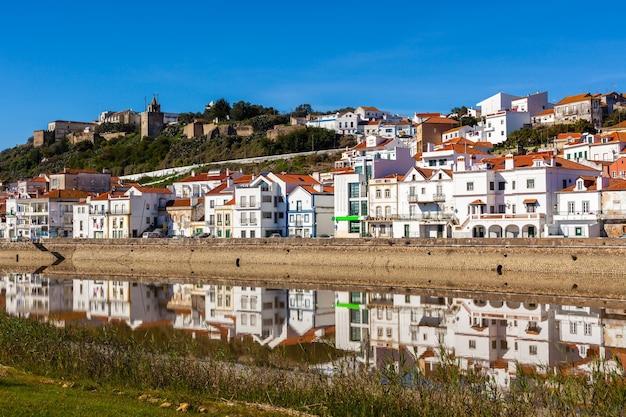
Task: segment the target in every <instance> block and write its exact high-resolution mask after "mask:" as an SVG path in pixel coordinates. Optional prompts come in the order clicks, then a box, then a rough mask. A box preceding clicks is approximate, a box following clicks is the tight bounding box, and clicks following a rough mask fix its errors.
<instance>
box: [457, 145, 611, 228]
mask: <svg viewBox="0 0 626 417" xmlns="http://www.w3.org/2000/svg"><path fill="white" fill-rule="evenodd" d="M598 174H599V171H597V170H595V169H593V168H590V167H587V166H584V165H581V164H578V163H575V162H573V161H568V160H566V159H563V158H561V157H556V156H554V155H552V154H547V153H536V154H528V155H520V156H513V155H506V156H505V157H498V158H492V159H489V160H485V161H481V162H479V163H476V164H474V165H466V164H465V160H464V158H463V157H459V159H458V162H457V166H456V171H455V172H454V190H455V191H454V199H455V206H454V207H455V214H456V216H457V218H458V219H459V225H457V226H455V227H454V229H453V232H452V234H453V237H541V236H547V231H544V228H545V227H546V226H547V225H550V224H552V222H553V217H552V215H553V210H554V207H555V205H556V204H557V197H556V192H557V191H559V190H562V189H564V188H567V187H569V186H570V185H572V184H574V182H575V181H576V179H577V178H578V177H580V176H593V175H598Z"/></svg>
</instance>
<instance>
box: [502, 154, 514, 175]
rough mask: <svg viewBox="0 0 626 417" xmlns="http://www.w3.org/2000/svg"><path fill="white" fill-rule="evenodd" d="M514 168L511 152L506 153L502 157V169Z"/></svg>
mask: <svg viewBox="0 0 626 417" xmlns="http://www.w3.org/2000/svg"><path fill="white" fill-rule="evenodd" d="M514 168H515V157H514V156H513V155H512V154H510V153H509V154H506V156H505V157H504V169H506V170H507V171H510V170H512V169H514Z"/></svg>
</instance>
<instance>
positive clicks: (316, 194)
mask: <svg viewBox="0 0 626 417" xmlns="http://www.w3.org/2000/svg"><path fill="white" fill-rule="evenodd" d="M287 201H288V207H289V212H288V225H287V226H288V229H289V236H290V237H293V236H296V237H319V236H321V235H326V236H332V235H333V233H334V230H333V216H334V214H335V195H334V189H333V188H332V187H328V186H326V187H325V186H323V185H322V184H315V185H299V186H297V187H296V188H295V189H294V190H293V191H291V192H290V193H289V196H288V197H287Z"/></svg>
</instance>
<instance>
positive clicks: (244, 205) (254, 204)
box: [235, 201, 260, 210]
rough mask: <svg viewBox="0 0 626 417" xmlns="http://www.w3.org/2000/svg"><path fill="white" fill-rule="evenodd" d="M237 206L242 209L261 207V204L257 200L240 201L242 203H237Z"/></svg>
mask: <svg viewBox="0 0 626 417" xmlns="http://www.w3.org/2000/svg"><path fill="white" fill-rule="evenodd" d="M235 208H236V209H239V210H241V209H258V208H260V205H259V203H257V202H256V201H251V202H249V203H246V202H240V203H237V204H235Z"/></svg>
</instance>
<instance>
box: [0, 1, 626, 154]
mask: <svg viewBox="0 0 626 417" xmlns="http://www.w3.org/2000/svg"><path fill="white" fill-rule="evenodd" d="M5 3H6V4H3V6H2V11H1V12H0V39H1V42H2V44H1V46H0V86H1V90H0V91H1V92H0V149H5V148H10V147H13V146H15V145H18V144H23V143H25V142H26V140H27V138H28V137H30V136H32V134H33V131H34V130H39V129H46V128H47V123H48V122H49V121H54V120H74V121H91V120H94V119H96V118H97V116H98V114H99V113H100V112H102V111H104V110H113V111H120V110H125V109H129V108H132V109H134V110H136V111H141V110H143V107H144V98H145V97H147V98H148V100H150V98H151V97H152V95H153V94H155V93H158V95H159V100H160V102H161V105H162V110H163V111H166V112H176V113H182V112H200V111H203V109H204V105H205V104H206V103H208V102H209V101H211V100H216V99H218V98H221V97H223V98H226V99H227V100H228V101H229V102H230V103H231V104H232V103H235V102H237V101H239V100H244V101H248V102H250V103H253V104H261V105H263V106H266V107H270V106H271V107H274V108H276V109H278V110H279V111H281V112H288V111H290V110H291V109H294V108H295V107H296V106H298V105H299V104H303V103H308V104H311V106H312V107H313V109H314V110H316V111H326V110H334V109H337V108H341V107H347V106H353V107H357V106H376V107H378V108H380V109H381V110H387V111H391V112H392V113H399V114H403V115H412V114H413V112H431V111H432V112H436V111H440V112H448V111H449V110H450V109H451V108H453V107H456V106H461V105H465V106H468V107H472V106H475V105H476V103H478V102H479V101H481V100H483V99H485V98H487V97H489V96H491V95H493V94H495V93H498V92H504V93H508V94H513V95H519V96H522V95H526V94H529V93H533V92H537V91H547V92H548V95H549V100H550V101H551V102H553V103H555V102H557V101H559V100H560V99H562V98H563V97H565V96H568V95H575V94H581V93H586V92H591V93H598V92H608V91H613V90H615V91H618V92H626V54H625V53H624V52H625V51H626V30H624V29H623V28H622V27H621V22H622V20H623V17H624V16H625V14H624V12H625V11H626V6H625V3H622V2H610V3H607V4H606V5H604V4H601V3H597V4H596V3H589V2H567V3H563V4H561V2H549V1H542V2H537V1H527V2H523V1H519V2H490V1H487V2H482V3H481V2H478V3H471V2H469V3H468V2H454V1H450V2H425V3H424V4H422V2H414V1H411V2H409V1H404V0H400V1H397V2H380V1H379V2H369V1H362V2H337V1H334V2H326V1H321V2H320V1H318V2H285V1H275V2H248V1H245V2H244V1H238V0H233V1H229V2H226V1H223V2H217V3H216V2H212V1H206V2H204V1H203V2H193V1H191V2H183V1H181V2H161V1H152V2H146V1H143V0H140V1H124V2H120V1H117V0H113V1H110V2H91V1H84V2H68V1H59V2H51V1H46V2H43V1H39V0H34V1H30V2H11V1H10V2H5ZM194 3H195V4H194ZM554 3H556V4H554Z"/></svg>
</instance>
